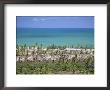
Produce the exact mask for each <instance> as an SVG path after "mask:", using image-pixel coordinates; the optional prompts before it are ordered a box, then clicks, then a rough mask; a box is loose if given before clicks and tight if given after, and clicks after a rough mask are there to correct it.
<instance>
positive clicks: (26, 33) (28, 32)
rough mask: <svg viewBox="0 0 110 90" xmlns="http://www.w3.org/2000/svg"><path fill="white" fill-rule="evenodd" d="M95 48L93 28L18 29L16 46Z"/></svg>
mask: <svg viewBox="0 0 110 90" xmlns="http://www.w3.org/2000/svg"><path fill="white" fill-rule="evenodd" d="M36 43H37V44H38V45H40V44H42V45H43V46H44V47H47V46H49V45H52V44H54V45H57V46H64V45H66V46H74V47H77V48H78V47H87V48H94V29H93V28H16V44H18V45H24V44H26V45H29V46H30V45H35V44H36Z"/></svg>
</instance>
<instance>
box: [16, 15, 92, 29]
mask: <svg viewBox="0 0 110 90" xmlns="http://www.w3.org/2000/svg"><path fill="white" fill-rule="evenodd" d="M16 24H17V28H94V16H17V17H16Z"/></svg>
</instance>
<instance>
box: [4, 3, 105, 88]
mask: <svg viewBox="0 0 110 90" xmlns="http://www.w3.org/2000/svg"><path fill="white" fill-rule="evenodd" d="M16 16H95V25H94V26H95V74H94V75H16ZM5 45H6V46H5V48H6V51H5V87H61V86H62V87H99V86H100V87H106V86H107V5H105V4H103V5H101V4H100V5H84V4H83V5H76V4H75V5H72V4H71V5H67V4H66V5H40V4H39V5H15V4H14V5H11V4H10V5H6V6H5Z"/></svg>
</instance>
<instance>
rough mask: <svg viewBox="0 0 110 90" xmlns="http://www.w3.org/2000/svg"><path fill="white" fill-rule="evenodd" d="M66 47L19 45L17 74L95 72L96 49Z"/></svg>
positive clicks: (17, 50)
mask: <svg viewBox="0 0 110 90" xmlns="http://www.w3.org/2000/svg"><path fill="white" fill-rule="evenodd" d="M65 48H67V46H55V45H54V44H52V45H50V46H48V47H46V49H44V48H43V46H42V45H38V44H36V45H34V46H27V45H26V44H25V45H21V46H19V45H17V46H16V57H17V60H16V74H94V50H92V49H89V51H88V50H87V49H86V48H85V49H80V50H79V51H78V50H65ZM71 48H73V46H71Z"/></svg>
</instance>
